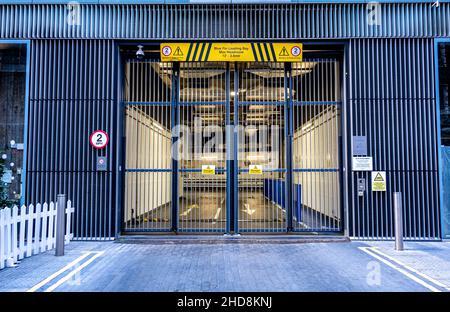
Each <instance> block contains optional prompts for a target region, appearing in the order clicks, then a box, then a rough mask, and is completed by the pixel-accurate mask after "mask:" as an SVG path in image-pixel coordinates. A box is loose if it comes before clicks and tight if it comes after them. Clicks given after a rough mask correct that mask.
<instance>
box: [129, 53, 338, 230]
mask: <svg viewBox="0 0 450 312" xmlns="http://www.w3.org/2000/svg"><path fill="white" fill-rule="evenodd" d="M339 66H340V64H339V62H338V61H337V60H335V59H329V58H328V59H305V60H304V61H303V62H301V63H292V64H285V63H276V62H254V63H214V62H186V63H179V64H172V63H161V62H158V61H150V60H130V61H128V62H126V64H125V71H124V72H125V88H124V99H125V100H124V103H125V106H124V118H125V121H124V123H125V125H124V132H125V147H126V152H125V156H124V157H125V177H124V214H123V230H124V231H125V232H130V231H131V232H145V231H168V230H173V229H176V230H177V231H179V232H219V233H226V232H237V233H245V232H286V231H288V230H293V231H314V232H335V231H341V225H342V221H341V198H340V182H341V173H340V168H341V161H340V157H339V154H340V106H341V102H340V78H339V75H340V73H339ZM227 125H230V126H234V127H233V131H231V132H229V131H227V129H228V128H227ZM228 133H229V136H227V134H228ZM172 143H175V144H174V145H173V146H172ZM172 153H174V154H173V156H174V157H173V159H172ZM227 157H228V158H227ZM174 177H176V178H174ZM174 190H175V192H174ZM173 203H175V205H174V206H173V205H172V204H173Z"/></svg>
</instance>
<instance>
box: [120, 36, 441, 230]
mask: <svg viewBox="0 0 450 312" xmlns="http://www.w3.org/2000/svg"><path fill="white" fill-rule="evenodd" d="M269 41H270V40H269ZM289 41H292V40H287V42H289ZM448 41H449V42H450V38H448ZM192 42H200V41H195V40H193V41H192ZM138 43H142V41H140V42H135V41H133V42H129V41H126V42H124V41H115V47H116V53H117V64H118V82H119V83H118V91H117V92H118V100H117V101H118V103H117V105H118V106H119V108H118V109H119V111H118V113H117V124H118V127H119V129H118V138H117V144H118V149H117V156H118V157H117V167H116V177H117V180H116V189H117V190H118V192H117V194H116V200H117V201H116V208H117V210H116V214H115V216H116V222H115V223H116V231H115V232H116V235H115V237H116V238H119V237H120V236H121V235H123V234H124V233H129V232H128V231H123V229H122V219H123V214H124V207H125V205H124V196H123V195H124V188H125V183H124V179H125V155H124V153H125V148H126V144H125V137H124V127H123V125H124V109H123V103H122V93H123V91H122V87H123V64H124V63H123V62H124V58H123V57H122V53H121V52H120V48H121V47H123V46H136V44H138ZM145 43H146V44H147V45H152V46H158V44H159V43H160V41H158V42H154V41H147V42H145ZM302 43H304V44H306V45H308V44H309V45H311V44H314V45H325V46H326V45H328V46H337V47H341V48H342V51H340V50H339V51H335V52H336V55H337V56H336V59H337V60H338V61H339V68H340V71H341V72H340V76H339V78H340V80H339V83H340V92H341V100H340V102H341V120H340V126H341V136H340V140H341V141H340V142H338V145H339V149H340V150H339V151H338V154H339V157H340V163H339V169H340V170H339V173H340V184H341V188H340V193H341V194H340V201H341V207H340V210H341V211H340V212H341V226H340V231H338V232H335V231H333V232H326V231H323V232H320V233H321V234H327V233H331V234H335V235H341V234H343V235H344V236H348V234H349V229H348V224H349V223H348V208H349V207H348V206H349V202H348V195H347V193H348V190H349V183H348V173H347V171H348V169H347V165H348V162H349V161H350V160H349V159H347V157H348V149H349V147H350V151H351V144H352V142H351V140H349V139H348V138H347V136H348V131H347V126H350V125H348V118H347V114H350V115H351V108H350V112H348V111H347V105H346V103H347V91H348V90H347V85H348V83H347V76H348V74H347V73H346V71H347V67H348V65H347V62H348V61H349V53H348V45H349V41H348V40H335V41H321V40H303V41H302ZM173 64H174V68H175V67H177V71H178V75H177V77H176V79H175V80H176V83H177V86H178V83H179V62H173ZM235 64H237V62H235ZM290 67H291V64H290V63H288V62H284V70H285V76H284V79H285V84H284V88H285V92H287V88H288V87H287V83H289V85H291V84H292V77H291V76H290V75H289V79H287V69H288V68H289V72H290V70H291V68H290ZM173 76H174V75H173ZM172 79H174V77H172ZM233 79H234V81H239V73H238V70H235V71H234V78H233ZM230 81H231V75H230V62H227V68H226V84H227V89H228V90H229V89H230ZM238 88H239V84H238V83H235V84H234V92H235V94H238ZM174 90H176V89H175V88H173V89H172V100H171V108H172V109H171V121H173V120H175V121H176V122H177V123H178V122H179V109H178V108H179V105H178V99H177V96H176V95H177V92H175V91H174ZM285 94H286V93H285ZM291 95H292V88H289V95H288V98H287V99H286V101H285V106H284V108H285V117H286V116H288V118H289V122H287V123H286V125H285V138H286V139H288V138H289V137H290V136H292V131H293V129H292V124H293V123H292V120H291V119H292V117H293V114H292V112H293V105H292V96H291ZM238 103H239V102H237V104H238ZM225 107H226V125H233V126H234V129H236V127H237V126H238V123H239V120H238V118H234V120H233V123H231V118H230V117H231V105H230V96H229V94H228V93H226V99H225ZM238 112H239V105H234V116H238ZM173 118H174V119H173ZM172 127H173V125H172ZM288 127H289V128H288ZM226 134H228V133H226ZM172 135H173V133H172ZM172 140H176V138H175V137H174V136H172ZM172 142H174V141H172ZM226 142H227V144H230V146H228V145H227V150H226V154H228V153H229V152H230V153H233V159H232V160H230V159H227V162H226V163H227V184H226V190H227V193H226V218H227V220H226V229H225V234H238V233H239V226H238V223H239V222H238V215H239V197H238V194H239V185H238V174H239V162H238V161H237V157H238V150H239V147H238V146H237V144H236V142H238V133H237V132H236V131H233V136H232V137H231V136H230V135H228V136H226ZM292 143H293V142H292V140H291V139H288V140H286V144H285V157H286V159H285V167H286V177H285V183H288V179H289V180H290V183H288V184H287V185H289V187H286V190H285V196H286V197H287V198H288V199H287V201H286V204H287V208H286V222H285V225H286V233H295V234H298V235H302V234H303V235H305V234H307V232H301V231H295V230H294V228H293V218H292V215H293V210H292V209H293V200H294V199H293V198H292V188H293V184H292V181H293V172H292V159H293V158H292ZM229 147H231V148H229ZM288 148H289V150H288ZM175 168H176V170H175ZM289 168H290V169H289ZM171 171H172V176H171V178H172V182H171V183H172V211H171V213H172V214H171V225H172V226H171V229H170V230H169V231H167V230H164V229H160V230H147V231H144V232H147V233H168V232H172V233H188V232H192V231H181V232H180V231H179V230H178V208H179V207H178V206H179V203H178V160H177V159H174V157H173V155H172V169H171ZM289 193H290V194H291V195H290V197H289V196H288V194H289ZM231 203H233V204H231ZM220 232H221V231H215V232H207V234H217V233H220ZM198 233H203V234H205V232H202V231H198ZM244 233H257V232H246V231H244ZM267 233H268V234H269V233H271V232H270V231H269V232H267ZM278 233H283V232H278Z"/></svg>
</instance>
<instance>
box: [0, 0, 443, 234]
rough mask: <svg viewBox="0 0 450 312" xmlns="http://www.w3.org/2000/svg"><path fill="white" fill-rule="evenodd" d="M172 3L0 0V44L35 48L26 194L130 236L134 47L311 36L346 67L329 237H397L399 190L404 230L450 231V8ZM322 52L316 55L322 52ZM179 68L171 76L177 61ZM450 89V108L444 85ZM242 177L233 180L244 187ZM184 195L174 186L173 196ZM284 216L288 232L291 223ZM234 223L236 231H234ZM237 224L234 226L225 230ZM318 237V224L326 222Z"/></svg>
mask: <svg viewBox="0 0 450 312" xmlns="http://www.w3.org/2000/svg"><path fill="white" fill-rule="evenodd" d="M172 2H173V1H140V2H138V3H131V2H128V1H80V2H79V3H76V2H74V3H72V2H71V3H70V4H66V3H58V2H56V1H23V3H20V4H18V2H17V1H15V3H14V4H13V3H11V4H9V3H8V2H7V1H2V2H1V3H0V45H1V44H7V43H9V44H15V43H17V44H26V45H27V49H28V50H27V51H28V69H27V76H26V79H27V89H26V91H25V92H26V95H25V106H26V109H25V110H24V120H25V122H24V125H25V126H24V131H25V135H24V143H25V148H24V153H25V156H24V159H25V160H24V166H23V172H22V181H23V182H22V183H23V184H22V191H23V194H22V197H23V201H24V202H25V203H37V202H44V201H50V200H54V199H55V198H56V195H57V194H58V193H66V194H67V195H68V197H69V198H70V199H72V201H73V202H74V206H75V207H76V213H75V218H74V224H73V226H74V232H75V236H76V238H78V239H110V238H114V237H117V235H120V234H121V233H123V232H124V231H123V229H124V227H126V225H124V223H126V221H124V218H125V219H126V216H125V217H124V214H126V211H124V210H125V209H126V208H125V206H126V203H124V202H125V201H126V199H124V197H126V196H125V195H124V192H126V191H124V187H125V186H124V184H126V177H124V174H125V173H124V172H125V170H126V168H125V167H126V166H125V160H124V158H125V157H126V156H125V155H126V151H125V149H126V144H127V143H126V142H125V140H124V139H123V138H124V136H125V135H124V130H123V129H124V114H125V113H126V110H127V108H125V106H124V105H123V103H124V101H125V102H126V100H124V99H125V97H126V96H125V91H124V87H123V81H124V77H125V76H126V75H127V72H126V68H127V67H126V66H127V65H126V64H127V62H128V60H129V58H130V57H134V54H133V53H134V51H135V50H136V46H137V45H143V46H144V47H145V50H146V54H151V53H153V52H152V49H156V51H157V50H158V48H159V44H160V43H161V42H172V41H173V42H301V43H303V44H304V47H305V51H306V50H308V51H309V52H308V53H309V54H308V55H309V56H308V58H310V59H311V62H312V61H313V60H315V59H318V58H320V59H324V58H327V59H336V60H337V62H339V66H338V67H339V71H338V72H337V71H336V72H333V73H334V74H333V75H335V77H338V78H337V79H338V83H337V84H336V86H337V87H336V88H337V89H339V99H338V102H339V104H338V105H339V111H340V113H339V114H340V121H339V126H338V128H336V129H338V131H339V135H338V136H337V137H338V141H339V144H338V145H339V148H338V152H337V155H338V156H339V157H338V158H339V159H340V161H339V164H338V168H337V169H336V171H337V172H339V178H337V179H336V180H335V182H333V183H334V185H337V186H336V190H335V191H331V192H328V193H332V192H338V193H339V199H338V201H339V210H340V212H339V220H338V224H339V225H338V226H337V228H336V227H335V228H333V230H332V231H329V229H324V230H323V232H326V233H329V232H336V233H339V234H342V235H347V236H349V237H352V238H360V239H391V238H392V237H393V234H394V232H393V222H392V220H393V207H392V204H393V201H392V193H393V192H401V193H402V196H403V212H404V230H405V236H406V237H407V238H408V239H414V240H439V239H442V238H445V237H447V236H446V235H448V234H449V230H448V217H446V216H447V215H448V211H447V210H446V209H444V206H445V205H444V203H445V202H447V201H448V199H447V198H446V196H445V195H444V194H446V193H445V187H447V186H446V183H445V180H446V179H445V177H446V175H445V174H444V171H445V170H446V168H445V167H443V166H442V167H441V168H440V164H441V163H442V161H441V157H442V155H441V109H440V108H441V107H443V106H442V105H443V104H442V103H443V102H444V99H443V97H444V95H443V93H442V92H443V91H442V90H441V89H440V85H439V82H440V81H441V82H442V81H443V78H442V76H446V74H445V73H448V72H445V71H443V74H442V75H441V77H440V76H439V70H440V68H441V67H442V68H444V67H445V68H446V66H441V67H440V66H439V60H440V59H442V60H444V59H445V57H446V56H445V49H446V45H447V43H446V42H447V38H449V36H450V4H449V3H447V2H440V3H438V4H436V3H433V2H425V1H409V2H391V1H387V2H384V1H382V2H381V3H377V4H373V3H366V2H359V1H348V2H345V3H338V2H333V1H306V2H305V1H301V2H300V1H299V2H298V3H297V2H296V1H295V2H294V1H292V2H284V3H276V2H277V1H273V2H272V3H269V2H268V3H259V4H249V3H236V1H228V2H226V1H225V2H226V3H225V2H220V3H214V1H211V3H180V1H176V2H177V3H172ZM154 47H156V48H154ZM130 51H132V52H130ZM315 51H319V52H317V55H315V54H314V53H316V52H315ZM324 51H325V52H324ZM330 51H331V52H330ZM130 55H131V56H130ZM155 55H157V54H155ZM329 55H331V56H329ZM443 55H444V56H443ZM156 61H157V60H156ZM317 62H318V61H317ZM444 63H445V64H446V62H444ZM224 66H225V65H224ZM226 66H229V65H226ZM449 66H450V65H449ZM171 68H172V71H175V68H176V67H171ZM224 68H225V67H224ZM226 68H227V69H226V70H229V69H228V67H226ZM180 70H181V71H182V70H183V69H182V68H181V69H180ZM236 72H237V70H236V71H234V72H233V71H226V73H228V74H226V73H225V74H224V75H225V76H224V77H225V78H224V79H225V80H224V81H229V80H226V79H232V78H230V77H229V76H230V73H233V74H232V75H238V74H235V73H236ZM242 72H244V71H242ZM285 77H290V76H289V74H288V75H287V76H285ZM174 83H177V81H176V80H174ZM293 83H295V81H294V82H293ZM313 88H314V87H313ZM228 89H230V88H229V87H228ZM161 90H163V89H161ZM447 90H448V89H447ZM161 92H163V91H161ZM305 92H306V91H305ZM445 96H446V99H445V100H446V101H447V104H446V105H448V93H446V95H445ZM129 101H131V100H129ZM224 101H225V102H227V101H228V102H229V99H228V98H227V97H226V99H225V100H224ZM333 101H334V100H333ZM228 102H227V103H228ZM224 105H225V106H226V104H224ZM288 105H289V104H288ZM330 105H331V104H330ZM333 105H334V104H333ZM336 105H337V104H336ZM225 106H224V107H225ZM224 109H225V108H224ZM294 110H295V109H294ZM237 114H239V113H238V112H237V113H236V114H235V116H236V115H237ZM175 117H176V116H175ZM287 118H289V115H287ZM96 129H103V130H105V131H106V132H107V133H108V134H109V137H110V142H109V144H108V146H107V148H106V149H103V150H95V149H92V148H91V147H90V145H89V141H88V138H89V135H90V133H91V132H92V131H94V130H96ZM354 137H365V141H366V143H367V151H366V152H365V153H364V155H359V154H358V153H356V152H355V147H354ZM294 145H295V144H294ZM443 145H445V144H443ZM442 148H443V147H442ZM289 154H292V151H291V152H288V155H289ZM98 156H105V157H106V159H107V160H108V162H107V170H106V171H98V170H97V166H96V162H97V157H98ZM353 156H370V157H372V158H373V171H383V172H386V183H387V187H386V188H387V191H386V192H373V191H372V190H371V175H370V174H371V172H370V171H359V170H354V168H353V166H352V159H353ZM289 163H290V161H288V162H287V165H286V166H284V167H283V170H285V171H284V172H285V173H286V177H288V176H289V174H290V172H293V171H294V172H296V171H295V161H294V165H293V166H294V168H292V167H289ZM172 165H173V164H172ZM320 168H321V169H320V170H322V171H323V172H327V171H329V170H328V169H326V168H325V167H324V166H322V167H320ZM324 168H325V169H324ZM166 169H167V171H165V170H166ZM300 169H301V168H298V172H302V171H301V170H300ZM173 170H174V168H173V166H168V167H167V168H166V167H161V169H160V172H169V173H170V174H172V185H173V184H174V183H173V181H178V178H179V177H178V172H179V171H177V172H174V171H173ZM312 171H313V170H312ZM316 171H317V170H316ZM447 175H448V173H447ZM286 179H287V178H286ZM292 179H295V176H294V177H293V178H292ZM360 179H364V180H363V181H364V182H363V183H364V186H365V188H366V190H365V192H364V194H363V195H362V196H359V195H361V194H358V183H359V182H358V181H360ZM236 181H237V178H236ZM286 181H287V182H286V183H288V182H289V180H286ZM155 183H156V182H155ZM180 183H181V182H180ZM227 183H228V182H227ZM266 183H267V182H266ZM235 184H237V182H236V183H235ZM235 184H233V183H232V182H230V184H227V186H229V187H230V188H231V189H234V190H235V191H237V192H238V189H239V186H237V185H235ZM291 184H292V185H293V187H292V189H291V190H294V189H295V188H296V186H295V183H293V182H292V181H291V183H290V184H287V185H291ZM175 185H176V184H175ZM327 185H328V184H327ZM175 187H176V190H177V192H178V193H180V192H182V191H179V186H177V185H176V186H175ZM286 189H290V188H289V187H286ZM303 189H305V187H303ZM174 190H175V189H172V194H177V192H175V191H174ZM230 192H231V193H230ZM282 192H283V195H280V196H283V197H285V198H286V201H289V202H291V203H292V207H291V208H290V209H291V211H292V214H293V216H289V215H288V216H287V217H286V218H287V219H289V220H291V219H292V218H294V219H292V220H294V222H295V220H296V219H295V217H297V218H299V216H298V214H299V213H295V212H294V210H295V205H296V204H295V202H296V201H301V200H303V202H304V203H305V202H306V200H307V199H305V198H306V197H307V195H306V191H305V190H303V192H304V193H305V194H304V196H303V199H298V198H297V197H296V196H294V195H293V194H290V193H286V192H288V191H287V190H284V189H283V191H282ZM292 192H294V193H295V192H296V191H292ZM225 193H227V194H228V195H224V196H225V197H226V196H229V197H227V212H230V215H227V216H226V217H227V218H233V212H232V211H234V212H235V215H234V219H236V220H237V219H238V217H237V215H238V214H239V212H238V211H237V209H238V208H237V207H235V206H239V203H237V200H236V199H235V198H236V196H237V194H234V193H232V191H231V190H228V189H227V192H224V194H225ZM230 194H232V195H230ZM233 194H234V195H233ZM295 194H297V193H295ZM178 195H179V196H181V195H180V194H178ZM285 195H286V196H285ZM266 197H267V196H266ZM269 197H270V195H269ZM172 200H173V201H177V197H172ZM274 201H275V202H276V200H274ZM233 202H234V204H233ZM228 203H229V204H228ZM286 205H287V204H286ZM305 205H306V204H305ZM180 206H181V204H179V205H178V204H177V205H175V204H172V206H171V207H172V215H177V214H178V213H179V211H177V210H176V209H179V208H180ZM281 206H283V205H281ZM174 209H175V210H174ZM229 209H231V210H230V211H228V210H229ZM247 211H250V210H249V208H247ZM287 213H289V209H288V210H287ZM249 215H250V213H249ZM321 217H324V218H328V217H329V215H328V216H327V214H321ZM224 218H225V217H224ZM172 219H173V218H172ZM289 220H288V221H289ZM292 220H291V222H292ZM288 221H286V222H287V225H286V231H291V230H292V229H294V232H295V226H294V227H292V226H291V227H290V226H289V222H288ZM158 222H159V221H158ZM213 222H215V221H213ZM305 222H306V221H305ZM169 223H170V222H169ZM236 224H237V222H236ZM283 224H284V223H283ZM446 224H447V225H446ZM173 225H175V226H177V225H178V226H179V227H180V222H178V223H177V222H172V223H171V224H170V225H169V226H168V227H167V229H168V230H177V228H175V229H174V228H173ZM236 226H239V225H236ZM242 228H243V227H242ZM282 228H283V229H284V225H283V226H282ZM233 229H236V227H233V226H231V230H233ZM157 230H160V229H159V228H158V229H157ZM228 231H230V228H229V227H227V226H224V230H223V231H222V230H219V231H218V232H224V233H225V232H228ZM283 231H284V230H283ZM194 232H195V229H194ZM216 232H217V231H216ZM238 232H239V231H238ZM243 232H244V231H243ZM262 232H264V231H262ZM269 232H271V231H269ZM299 232H302V231H299ZM312 232H315V233H321V230H320V226H319V227H318V228H314V231H312Z"/></svg>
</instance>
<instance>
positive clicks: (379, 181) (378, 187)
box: [372, 171, 386, 192]
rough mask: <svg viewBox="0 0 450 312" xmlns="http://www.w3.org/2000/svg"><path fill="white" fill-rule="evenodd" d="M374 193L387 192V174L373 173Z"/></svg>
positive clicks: (381, 172) (382, 172)
mask: <svg viewBox="0 0 450 312" xmlns="http://www.w3.org/2000/svg"><path fill="white" fill-rule="evenodd" d="M372 191H373V192H386V172H385V171H372Z"/></svg>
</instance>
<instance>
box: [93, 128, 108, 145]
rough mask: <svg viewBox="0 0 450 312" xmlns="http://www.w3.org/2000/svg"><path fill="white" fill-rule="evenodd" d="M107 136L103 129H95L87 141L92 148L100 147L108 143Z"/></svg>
mask: <svg viewBox="0 0 450 312" xmlns="http://www.w3.org/2000/svg"><path fill="white" fill-rule="evenodd" d="M108 142H109V136H108V134H107V133H106V132H105V131H103V130H95V131H94V132H92V134H91V136H90V137H89V143H90V144H91V146H92V147H93V148H96V149H102V148H105V147H106V145H108Z"/></svg>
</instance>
